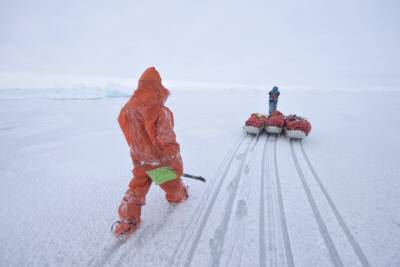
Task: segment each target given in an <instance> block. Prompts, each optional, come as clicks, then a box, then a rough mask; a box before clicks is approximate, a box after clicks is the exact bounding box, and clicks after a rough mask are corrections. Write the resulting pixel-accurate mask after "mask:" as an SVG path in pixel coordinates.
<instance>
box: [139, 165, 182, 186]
mask: <svg viewBox="0 0 400 267" xmlns="http://www.w3.org/2000/svg"><path fill="white" fill-rule="evenodd" d="M146 173H147V174H148V175H149V176H150V178H151V179H152V180H153V181H154V182H155V183H156V185H160V184H163V183H165V182H168V181H171V180H174V179H175V178H176V172H175V171H174V170H173V169H172V168H170V167H160V168H157V169H152V170H149V171H147V172H146Z"/></svg>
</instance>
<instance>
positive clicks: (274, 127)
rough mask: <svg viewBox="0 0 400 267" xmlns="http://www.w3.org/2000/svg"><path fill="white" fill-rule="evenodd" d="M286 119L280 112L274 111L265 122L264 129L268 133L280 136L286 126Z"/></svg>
mask: <svg viewBox="0 0 400 267" xmlns="http://www.w3.org/2000/svg"><path fill="white" fill-rule="evenodd" d="M285 123H286V121H285V117H284V116H283V114H282V113H281V112H279V111H274V112H272V114H271V115H270V116H268V117H267V118H266V119H265V120H264V125H265V126H264V129H265V131H266V132H267V133H271V134H280V133H281V132H282V130H283V127H284V126H285Z"/></svg>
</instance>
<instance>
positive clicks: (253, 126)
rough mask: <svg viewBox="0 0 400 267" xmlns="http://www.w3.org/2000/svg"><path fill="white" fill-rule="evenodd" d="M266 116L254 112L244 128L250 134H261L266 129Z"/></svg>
mask: <svg viewBox="0 0 400 267" xmlns="http://www.w3.org/2000/svg"><path fill="white" fill-rule="evenodd" d="M265 118H266V116H265V115H262V114H259V113H253V114H251V116H250V118H249V119H248V120H247V121H246V123H245V126H244V127H243V130H244V131H245V132H246V133H248V134H257V135H258V134H260V133H261V132H262V131H263V130H264V120H265Z"/></svg>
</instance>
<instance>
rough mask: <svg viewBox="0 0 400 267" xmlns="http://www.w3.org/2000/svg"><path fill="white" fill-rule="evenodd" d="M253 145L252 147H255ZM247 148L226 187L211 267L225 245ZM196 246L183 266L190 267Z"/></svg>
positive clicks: (215, 234) (215, 262) (212, 247)
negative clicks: (226, 192) (226, 196)
mask: <svg viewBox="0 0 400 267" xmlns="http://www.w3.org/2000/svg"><path fill="white" fill-rule="evenodd" d="M258 137H259V136H258ZM258 137H257V138H256V139H255V142H254V143H255V144H256V143H257V141H258ZM255 144H254V145H253V146H255ZM249 148H250V146H248V147H247V148H246V150H245V152H244V156H243V160H242V161H241V162H240V164H239V169H238V171H237V172H236V175H235V177H234V178H233V180H232V181H231V182H230V183H229V185H228V192H229V197H228V200H227V202H226V206H225V208H224V215H223V218H222V221H221V223H220V225H218V227H217V229H216V230H215V232H214V237H213V238H212V239H211V240H210V245H209V246H210V249H211V259H212V263H211V266H213V267H218V266H219V263H220V260H221V256H222V252H223V248H224V243H225V236H226V233H227V231H228V228H229V225H230V222H231V217H232V211H233V206H234V203H235V199H236V196H237V193H238V189H239V184H240V180H241V178H242V174H243V167H244V163H245V160H246V157H247V154H248V152H249ZM197 244H198V241H197V242H196V243H194V246H192V248H191V250H190V253H189V257H188V258H187V261H186V263H185V266H190V264H191V262H192V259H193V254H194V251H195V249H196V247H197ZM192 251H193V252H192Z"/></svg>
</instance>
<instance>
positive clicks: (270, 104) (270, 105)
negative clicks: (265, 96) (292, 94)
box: [269, 101, 278, 115]
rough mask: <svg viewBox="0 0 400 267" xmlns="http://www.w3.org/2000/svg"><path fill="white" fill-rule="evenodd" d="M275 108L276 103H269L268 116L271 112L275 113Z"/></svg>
mask: <svg viewBox="0 0 400 267" xmlns="http://www.w3.org/2000/svg"><path fill="white" fill-rule="evenodd" d="M277 106H278V101H269V115H271V114H272V112H274V111H276V108H277Z"/></svg>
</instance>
